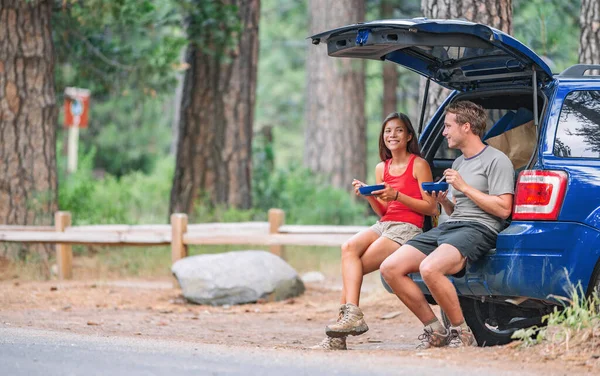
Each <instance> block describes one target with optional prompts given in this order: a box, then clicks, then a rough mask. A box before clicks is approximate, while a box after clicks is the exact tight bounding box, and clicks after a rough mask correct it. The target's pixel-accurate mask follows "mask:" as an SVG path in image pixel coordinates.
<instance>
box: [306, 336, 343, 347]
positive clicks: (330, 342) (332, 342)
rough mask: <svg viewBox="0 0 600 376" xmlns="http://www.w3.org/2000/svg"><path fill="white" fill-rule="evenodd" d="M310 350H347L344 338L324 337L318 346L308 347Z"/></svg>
mask: <svg viewBox="0 0 600 376" xmlns="http://www.w3.org/2000/svg"><path fill="white" fill-rule="evenodd" d="M310 349H312V350H348V348H347V347H346V337H340V338H332V337H329V336H327V337H325V339H324V340H322V341H321V342H320V343H319V344H318V345H315V346H312V347H310Z"/></svg>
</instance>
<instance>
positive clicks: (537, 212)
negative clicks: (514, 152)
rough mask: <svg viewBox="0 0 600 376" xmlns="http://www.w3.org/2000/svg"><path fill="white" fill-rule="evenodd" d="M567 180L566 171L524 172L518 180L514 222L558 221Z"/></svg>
mask: <svg viewBox="0 0 600 376" xmlns="http://www.w3.org/2000/svg"><path fill="white" fill-rule="evenodd" d="M567 179H568V176H567V173H566V172H564V171H543V170H525V171H522V172H521V173H520V174H519V178H518V180H517V189H516V192H515V203H514V206H515V207H514V210H513V216H512V217H513V220H519V219H521V220H556V219H557V218H558V213H559V212H560V208H561V206H562V203H563V199H564V197H565V191H566V190H567Z"/></svg>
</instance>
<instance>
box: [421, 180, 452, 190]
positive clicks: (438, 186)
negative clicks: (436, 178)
mask: <svg viewBox="0 0 600 376" xmlns="http://www.w3.org/2000/svg"><path fill="white" fill-rule="evenodd" d="M421 187H423V190H424V191H425V192H428V193H431V192H433V191H436V192H444V191H447V190H448V183H446V182H445V181H443V182H441V183H433V182H429V183H421Z"/></svg>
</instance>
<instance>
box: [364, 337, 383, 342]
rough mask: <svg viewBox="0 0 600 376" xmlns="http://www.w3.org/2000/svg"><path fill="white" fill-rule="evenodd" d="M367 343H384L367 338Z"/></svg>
mask: <svg viewBox="0 0 600 376" xmlns="http://www.w3.org/2000/svg"><path fill="white" fill-rule="evenodd" d="M367 342H369V343H381V342H383V341H381V340H379V339H374V338H367Z"/></svg>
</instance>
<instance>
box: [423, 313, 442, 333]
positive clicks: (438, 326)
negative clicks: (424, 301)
mask: <svg viewBox="0 0 600 376" xmlns="http://www.w3.org/2000/svg"><path fill="white" fill-rule="evenodd" d="M425 326H426V327H427V326H428V327H430V328H431V329H433V330H434V331H436V332H438V333H446V328H445V327H444V325H443V324H442V323H441V322H440V320H438V318H437V317H436V318H434V319H433V320H431V321H429V322H428V323H425Z"/></svg>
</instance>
